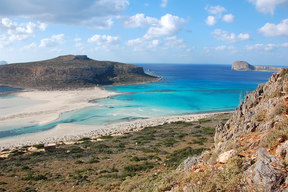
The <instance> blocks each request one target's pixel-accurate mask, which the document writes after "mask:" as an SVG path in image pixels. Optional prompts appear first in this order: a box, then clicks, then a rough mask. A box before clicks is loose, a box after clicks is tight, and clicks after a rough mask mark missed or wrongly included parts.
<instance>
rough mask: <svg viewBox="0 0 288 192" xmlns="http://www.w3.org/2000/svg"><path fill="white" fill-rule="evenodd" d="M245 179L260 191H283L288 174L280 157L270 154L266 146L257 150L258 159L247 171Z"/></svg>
mask: <svg viewBox="0 0 288 192" xmlns="http://www.w3.org/2000/svg"><path fill="white" fill-rule="evenodd" d="M244 175H245V177H244V178H245V180H246V182H247V183H248V184H249V185H250V186H255V187H254V188H256V189H257V190H258V191H264V192H270V191H274V192H276V191H282V190H281V188H280V186H281V185H283V184H285V179H286V176H287V174H286V173H285V168H284V166H283V164H282V163H281V161H280V159H279V158H277V157H275V156H273V155H270V154H269V153H267V151H266V150H265V149H264V148H260V149H259V150H258V151H257V160H256V162H255V163H254V164H253V165H252V166H250V167H249V168H248V169H247V170H246V171H245V172H244Z"/></svg>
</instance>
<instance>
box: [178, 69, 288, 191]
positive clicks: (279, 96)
mask: <svg viewBox="0 0 288 192" xmlns="http://www.w3.org/2000/svg"><path fill="white" fill-rule="evenodd" d="M214 140H215V146H214V148H213V149H212V150H211V151H210V152H205V153H204V154H202V155H201V156H200V157H194V158H190V160H189V159H187V160H186V161H185V162H186V164H185V163H184V164H183V165H185V167H184V166H183V167H182V170H190V172H192V174H196V172H195V170H199V167H201V170H205V169H207V170H208V172H207V173H208V175H209V176H210V175H212V176H211V179H215V178H213V175H214V177H216V176H217V175H218V177H219V178H220V180H221V178H223V177H224V178H225V177H226V175H227V174H228V173H229V174H231V172H232V173H233V174H231V175H229V177H231V179H232V178H233V177H234V181H238V180H239V182H235V183H238V184H239V186H237V191H264V192H280V191H281V192H282V191H288V171H287V169H288V166H287V165H288V69H282V70H281V72H280V73H276V74H273V75H272V77H271V78H270V79H269V81H268V82H267V83H266V84H261V85H259V86H258V87H257V89H256V90H254V91H253V92H251V93H249V94H248V95H247V96H246V98H245V100H244V101H243V102H242V103H241V104H240V105H239V106H238V107H237V109H236V111H235V112H234V113H233V115H232V117H231V118H230V119H229V120H228V121H227V122H226V123H225V124H220V125H218V126H217V128H216V134H215V138H214ZM207 154H209V155H207ZM198 159H201V160H202V161H201V162H200V161H198ZM204 159H205V161H204ZM236 160H237V162H238V163H236V164H234V165H233V163H232V164H231V161H232V162H233V161H234V162H235V161H236ZM232 165H233V166H232ZM235 165H237V166H235ZM189 166H190V168H189ZM179 168H181V167H179ZM228 170H229V171H228ZM235 170H237V171H235ZM239 170H242V171H239ZM218 172H219V174H218ZM235 174H236V176H235ZM215 175H216V176H215ZM219 178H216V179H215V180H216V181H217V180H219ZM235 178H236V179H235ZM240 178H241V179H240ZM232 180H233V179H232Z"/></svg>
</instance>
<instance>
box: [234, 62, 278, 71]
mask: <svg viewBox="0 0 288 192" xmlns="http://www.w3.org/2000/svg"><path fill="white" fill-rule="evenodd" d="M281 69H282V68H281V67H268V66H253V65H251V64H249V63H248V62H246V61H234V62H233V64H232V70H234V71H268V72H280V71H281Z"/></svg>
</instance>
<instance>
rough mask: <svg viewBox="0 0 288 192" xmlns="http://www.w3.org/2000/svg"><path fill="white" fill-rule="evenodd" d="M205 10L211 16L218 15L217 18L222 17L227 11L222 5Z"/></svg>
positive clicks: (208, 7)
mask: <svg viewBox="0 0 288 192" xmlns="http://www.w3.org/2000/svg"><path fill="white" fill-rule="evenodd" d="M205 10H206V11H207V12H208V13H210V14H213V15H217V16H221V14H222V13H223V12H225V11H226V9H225V8H224V7H222V6H220V5H217V6H207V7H206V8H205Z"/></svg>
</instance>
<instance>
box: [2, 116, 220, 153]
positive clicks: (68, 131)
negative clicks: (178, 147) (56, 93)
mask: <svg viewBox="0 0 288 192" xmlns="http://www.w3.org/2000/svg"><path fill="white" fill-rule="evenodd" d="M219 113H220V112H219ZM219 113H205V114H191V115H181V116H166V117H157V118H150V119H142V120H135V121H131V122H122V123H115V124H111V125H106V126H97V125H76V124H60V125H58V126H57V127H55V128H53V129H50V130H48V131H43V132H41V133H34V134H29V135H28V134H27V135H25V136H23V135H22V136H20V137H14V138H5V139H1V140H0V150H1V149H5V148H15V147H21V146H25V145H34V144H39V143H57V142H62V141H65V142H68V141H75V140H78V139H81V138H83V137H90V138H96V137H99V136H103V135H119V134H124V133H127V132H132V131H139V130H141V129H143V128H145V127H149V126H157V125H163V124H164V123H171V122H176V121H185V122H192V121H196V120H198V119H201V118H207V117H210V116H212V115H215V114H219ZM223 113H224V112H223Z"/></svg>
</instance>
